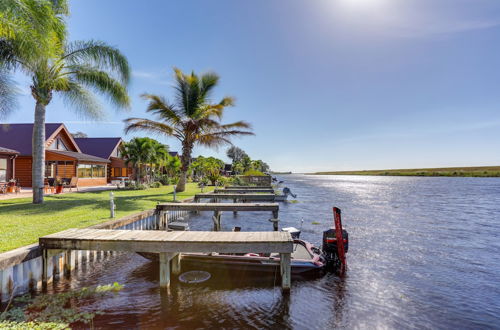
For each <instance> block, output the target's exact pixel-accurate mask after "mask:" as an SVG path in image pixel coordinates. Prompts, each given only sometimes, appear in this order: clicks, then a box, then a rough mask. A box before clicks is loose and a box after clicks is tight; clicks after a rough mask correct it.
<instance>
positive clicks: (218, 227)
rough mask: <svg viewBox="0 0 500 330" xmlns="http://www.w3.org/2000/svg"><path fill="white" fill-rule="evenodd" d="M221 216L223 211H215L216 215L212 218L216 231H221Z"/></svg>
mask: <svg viewBox="0 0 500 330" xmlns="http://www.w3.org/2000/svg"><path fill="white" fill-rule="evenodd" d="M221 214H222V212H221V211H214V215H213V217H212V220H213V221H214V231H220V230H221Z"/></svg>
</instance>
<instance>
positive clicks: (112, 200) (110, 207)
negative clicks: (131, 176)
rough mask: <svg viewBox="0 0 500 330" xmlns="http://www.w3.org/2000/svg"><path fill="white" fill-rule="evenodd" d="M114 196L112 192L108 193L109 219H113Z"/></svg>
mask: <svg viewBox="0 0 500 330" xmlns="http://www.w3.org/2000/svg"><path fill="white" fill-rule="evenodd" d="M115 208H116V206H115V195H114V194H113V192H112V191H110V192H109V211H110V217H111V218H114V217H115Z"/></svg>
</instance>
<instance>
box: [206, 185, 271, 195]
mask: <svg viewBox="0 0 500 330" xmlns="http://www.w3.org/2000/svg"><path fill="white" fill-rule="evenodd" d="M214 192H215V193H216V194H219V193H238V194H251V193H268V194H274V189H273V188H258V187H252V188H243V189H242V188H225V189H215V190H214Z"/></svg>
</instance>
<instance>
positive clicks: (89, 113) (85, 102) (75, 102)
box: [61, 80, 104, 120]
mask: <svg viewBox="0 0 500 330" xmlns="http://www.w3.org/2000/svg"><path fill="white" fill-rule="evenodd" d="M67 86H68V87H67V90H66V91H65V92H64V93H61V96H62V98H63V101H64V102H65V104H67V105H68V106H69V107H71V108H72V109H74V110H75V111H76V113H77V114H78V115H80V116H81V117H84V118H90V119H94V120H98V119H101V118H103V117H104V112H103V109H102V106H101V104H100V103H99V101H98V100H97V98H96V97H95V95H94V94H93V93H92V92H91V91H89V90H88V89H87V88H85V86H82V85H81V84H79V83H78V82H76V81H71V80H69V81H68V82H67Z"/></svg>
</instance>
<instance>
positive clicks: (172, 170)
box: [164, 155, 181, 178]
mask: <svg viewBox="0 0 500 330" xmlns="http://www.w3.org/2000/svg"><path fill="white" fill-rule="evenodd" d="M164 166H165V170H166V172H167V175H168V176H169V177H171V178H173V177H176V176H177V175H179V172H180V170H181V160H180V159H179V157H177V156H170V155H168V156H167V160H166V162H165V165H164Z"/></svg>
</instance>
